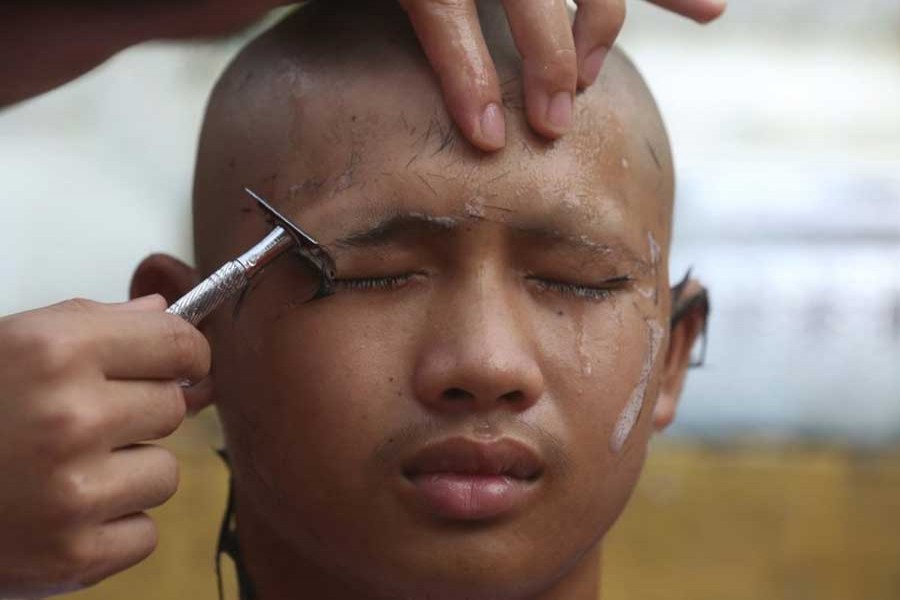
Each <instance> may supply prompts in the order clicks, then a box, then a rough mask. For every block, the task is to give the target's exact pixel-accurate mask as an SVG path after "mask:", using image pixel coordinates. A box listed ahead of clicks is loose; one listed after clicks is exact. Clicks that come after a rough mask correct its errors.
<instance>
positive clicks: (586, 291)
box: [527, 275, 634, 300]
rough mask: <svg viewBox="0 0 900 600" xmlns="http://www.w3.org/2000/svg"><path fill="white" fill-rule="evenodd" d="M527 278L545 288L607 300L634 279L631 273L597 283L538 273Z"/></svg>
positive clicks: (561, 292)
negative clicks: (574, 281)
mask: <svg viewBox="0 0 900 600" xmlns="http://www.w3.org/2000/svg"><path fill="white" fill-rule="evenodd" d="M527 279H528V280H529V281H532V282H534V283H535V284H537V285H539V286H541V288H543V289H544V290H547V291H552V292H556V293H559V294H561V295H565V296H573V297H576V298H579V299H584V300H605V299H607V298H609V296H610V295H611V294H612V293H614V292H616V291H618V290H620V289H622V288H623V287H625V286H626V285H628V284H629V283H631V282H632V281H634V279H633V278H632V277H631V276H629V275H623V276H620V277H613V278H611V279H607V280H605V281H602V282H600V283H599V284H597V285H589V284H583V283H573V282H568V281H561V280H558V279H551V278H547V277H538V276H536V275H529V276H528V277H527Z"/></svg>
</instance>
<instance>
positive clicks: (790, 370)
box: [0, 0, 900, 600]
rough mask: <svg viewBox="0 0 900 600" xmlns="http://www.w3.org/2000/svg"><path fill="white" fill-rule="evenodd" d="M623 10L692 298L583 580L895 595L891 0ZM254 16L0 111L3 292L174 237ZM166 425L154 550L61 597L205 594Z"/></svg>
mask: <svg viewBox="0 0 900 600" xmlns="http://www.w3.org/2000/svg"><path fill="white" fill-rule="evenodd" d="M629 9H630V15H629V21H628V23H627V25H626V28H625V31H624V33H623V35H622V38H621V45H622V46H623V47H624V48H625V49H626V50H627V51H629V52H630V53H631V54H632V55H633V57H634V59H635V61H636V63H637V64H638V66H639V67H640V68H641V70H642V71H643V72H644V74H645V75H646V77H647V79H648V82H649V84H650V87H651V88H652V89H653V91H654V93H655V94H656V97H657V99H658V101H659V103H660V105H661V108H662V112H663V114H664V116H665V117H666V120H667V123H668V126H669V129H670V133H671V137H672V143H673V147H674V150H675V155H676V163H677V171H678V177H679V192H678V210H677V216H676V235H675V239H676V244H675V247H674V251H673V258H672V261H673V262H672V277H673V279H679V278H680V277H681V275H682V274H683V272H684V271H685V270H686V269H687V268H688V267H693V270H694V273H695V275H696V276H698V277H699V278H701V279H702V280H703V281H704V282H705V283H706V284H707V285H708V286H709V287H710V289H711V291H712V299H713V318H712V322H711V324H710V329H709V352H708V355H707V364H706V366H704V367H703V368H702V369H699V370H696V371H694V372H693V373H691V376H690V379H689V382H688V385H687V389H686V391H685V394H684V398H683V401H682V407H681V410H680V413H679V415H678V420H677V424H676V425H675V426H674V427H673V428H672V429H671V430H670V431H669V432H668V433H667V434H666V435H665V436H663V437H661V438H659V439H658V440H656V441H655V442H654V445H653V449H652V452H651V455H650V458H649V460H648V465H647V470H646V472H645V475H644V477H643V479H642V482H641V484H640V486H639V488H638V490H637V492H636V493H635V497H634V500H633V502H632V504H631V505H630V506H629V508H628V510H627V511H626V514H625V515H624V517H623V518H622V519H621V521H620V522H619V524H617V526H616V528H615V529H614V531H613V532H612V534H611V536H610V540H609V544H608V549H607V551H606V556H605V561H606V566H605V587H606V589H605V590H604V600H654V599H656V598H659V599H663V598H665V599H666V600H679V599H685V600H707V599H708V600H714V599H715V600H720V599H722V598H728V599H729V600H742V599H747V600H751V599H752V600H772V599H784V600H806V599H810V600H813V599H815V600H829V599H835V600H837V599H841V600H846V599H849V598H852V599H854V600H857V599H858V600H897V599H898V598H900V517H898V514H900V101H898V98H900V3H898V2H897V1H896V0H858V1H856V2H852V3H846V2H842V3H838V2H821V0H793V1H792V2H783V1H780V0H756V1H755V2H752V3H749V2H740V1H737V0H735V1H734V2H733V4H732V6H731V7H730V8H729V11H728V13H727V14H726V16H725V17H724V18H723V19H722V20H720V21H719V22H717V23H715V24H714V25H712V26H709V27H707V28H702V29H701V28H700V27H698V26H697V25H695V24H693V23H690V22H686V21H683V20H680V19H678V18H676V17H673V16H671V15H668V14H665V13H663V12H662V11H660V10H658V9H656V8H653V7H651V6H649V5H647V4H644V3H641V2H637V1H632V2H630V4H629ZM272 19H277V15H273V17H272ZM261 27H265V24H261V25H259V26H258V27H257V28H255V30H254V31H256V30H258V29H259V28H261ZM254 31H250V32H246V33H244V34H242V35H240V36H236V37H234V38H231V39H227V40H218V41H215V42H197V43H178V44H174V43H165V44H163V43H153V44H145V45H142V46H140V47H137V48H134V49H131V50H129V51H127V52H125V53H123V54H120V55H119V56H117V57H116V58H114V59H113V60H111V61H109V62H108V63H107V64H105V65H103V66H102V67H100V68H98V69H97V70H95V71H94V72H92V73H91V74H89V75H87V76H86V77H83V78H81V79H80V80H78V81H76V82H74V83H71V84H69V85H68V86H66V87H64V88H62V89H60V90H57V91H55V92H52V93H50V94H47V95H45V96H43V97H40V98H37V99H35V100H32V101H29V102H26V103H24V104H20V105H18V106H15V107H12V108H9V109H7V110H5V111H2V112H0V174H2V179H0V187H2V190H3V194H4V196H5V197H6V202H5V211H4V214H3V218H2V223H3V225H4V236H3V237H2V238H0V252H2V254H3V255H4V256H5V257H6V259H5V260H4V261H0V277H2V278H3V279H2V280H3V281H7V282H11V283H8V284H7V285H6V286H4V294H3V295H2V297H0V314H6V313H11V312H16V311H20V310H25V309H27V308H30V307H35V306H39V305H43V304H48V303H51V302H56V301H59V300H63V299H66V298H69V297H72V296H84V297H89V298H93V299H98V300H105V301H116V300H123V299H124V298H125V296H126V292H127V285H128V281H129V278H130V275H131V271H132V269H133V268H134V266H135V265H136V264H137V263H138V261H139V260H140V259H141V258H142V257H143V256H145V255H146V254H148V253H150V252H154V251H165V252H169V253H172V254H175V255H177V256H180V257H182V258H185V259H187V260H190V259H191V256H192V250H191V239H190V204H189V199H190V189H191V176H192V168H193V161H194V152H195V146H196V140H197V134H198V130H199V126H200V123H201V118H202V114H203V109H204V103H205V100H206V97H207V95H208V93H209V91H210V89H211V86H212V84H213V82H214V81H215V79H216V77H217V75H218V74H219V73H220V72H221V70H222V69H223V68H224V66H225V65H226V64H227V62H228V60H229V58H230V57H231V56H232V55H233V54H234V53H235V52H236V51H237V50H238V49H239V48H240V47H241V45H242V44H244V43H245V42H246V40H247V39H248V38H249V37H252V36H253V35H254ZM168 443H169V444H170V445H171V446H172V447H173V448H175V449H176V451H177V452H178V453H179V454H180V455H181V457H182V459H183V465H184V466H183V476H182V481H183V484H182V489H181V491H180V492H179V494H178V495H177V496H176V498H175V499H174V500H173V501H172V502H171V503H170V504H169V505H167V506H166V507H164V508H162V509H161V510H159V511H157V515H158V517H159V519H160V522H161V526H162V532H163V539H162V543H161V546H160V549H159V551H158V552H157V553H156V554H155V555H154V556H153V557H152V558H151V559H150V560H148V561H147V562H146V563H144V564H143V565H141V566H140V567H138V568H137V569H134V570H132V571H130V572H128V573H126V574H124V575H122V576H120V577H117V578H114V579H112V580H110V581H108V582H106V583H104V584H102V585H101V586H99V587H98V588H97V589H95V590H92V591H88V592H82V593H80V594H76V595H74V596H73V597H75V598H82V599H84V600H90V599H94V600H101V599H111V598H121V597H128V598H131V599H143V598H148V599H149V598H170V597H171V598H214V597H215V582H214V578H213V570H212V555H213V545H214V539H215V534H216V527H217V524H218V519H219V518H220V513H221V510H222V509H223V507H224V499H225V487H226V474H225V472H224V469H222V468H221V466H220V465H219V464H218V462H217V459H216V458H215V457H214V455H213V452H212V451H211V448H212V447H214V446H215V445H217V444H218V443H219V442H218V433H217V429H216V424H215V417H214V415H213V414H205V415H202V416H201V417H199V418H197V419H195V420H193V421H192V422H190V423H189V424H188V425H187V426H186V427H185V428H184V429H183V430H182V431H181V432H179V434H177V435H176V436H175V437H174V438H173V439H172V440H170V441H169V442H168Z"/></svg>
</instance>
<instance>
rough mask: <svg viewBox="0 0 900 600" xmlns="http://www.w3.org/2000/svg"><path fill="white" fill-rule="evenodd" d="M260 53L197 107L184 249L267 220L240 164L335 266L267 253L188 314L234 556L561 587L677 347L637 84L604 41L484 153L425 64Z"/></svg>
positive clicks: (402, 592)
mask: <svg viewBox="0 0 900 600" xmlns="http://www.w3.org/2000/svg"><path fill="white" fill-rule="evenodd" d="M291 39H297V38H296V36H295V37H291ZM300 39H304V38H303V36H300ZM356 44H357V47H363V46H365V44H363V43H362V42H360V41H358V40H357V42H356ZM375 45H376V46H377V44H375ZM276 47H278V46H277V45H276ZM381 47H383V48H385V50H384V52H390V51H392V50H391V48H394V47H395V46H391V45H387V46H385V45H383V44H382V46H381ZM259 54H260V55H261V56H262V59H260V60H259V61H258V63H257V66H258V67H259V69H261V70H262V71H263V72H266V73H267V75H265V76H262V77H256V79H254V78H253V76H254V69H253V61H252V60H249V61H248V62H249V65H250V66H249V67H248V68H246V69H245V72H244V73H243V74H241V70H240V69H236V70H235V73H234V74H232V75H231V76H229V77H227V78H226V79H225V81H224V82H223V84H222V85H221V86H220V88H219V90H218V91H217V92H216V94H215V95H214V101H213V103H212V104H211V107H210V109H209V113H208V115H207V125H206V129H205V132H204V137H203V141H202V142H201V148H200V155H199V159H198V171H197V188H196V195H197V205H196V215H195V217H196V233H197V239H198V252H199V255H198V257H199V260H200V262H201V265H202V266H203V268H204V269H205V270H208V269H210V268H213V267H215V266H217V265H218V264H221V263H222V262H224V261H225V260H228V259H230V258H233V257H234V256H235V255H237V254H238V253H239V252H241V251H243V250H245V249H246V248H247V247H249V246H250V245H251V244H253V243H255V242H256V241H258V240H259V239H260V238H261V237H262V236H263V234H264V233H265V232H266V230H267V225H266V223H265V220H264V219H263V217H262V216H261V214H260V213H259V211H258V210H256V208H255V207H253V204H252V201H250V199H249V198H247V197H246V196H244V195H243V193H242V192H241V191H240V190H241V189H242V187H243V186H244V185H247V186H249V187H251V188H252V189H254V190H255V191H257V192H259V193H261V194H263V195H264V196H267V197H268V198H269V199H270V200H272V201H273V202H274V203H275V204H276V205H277V206H278V207H279V208H280V209H281V210H282V212H284V213H285V214H286V215H287V216H288V217H290V218H293V219H295V220H296V221H297V222H298V223H299V224H301V225H302V226H303V227H304V228H305V229H306V230H307V231H309V232H310V233H311V234H312V235H313V236H314V237H316V238H317V239H318V240H319V241H320V242H322V243H324V244H325V245H326V246H327V247H328V249H329V250H330V251H331V253H332V255H333V257H334V258H335V261H336V264H337V269H338V276H339V278H340V279H339V281H338V283H337V291H336V293H335V295H333V296H331V297H328V298H325V299H320V300H315V301H312V302H307V301H308V300H309V298H310V297H311V296H312V293H313V292H314V287H315V278H314V277H311V276H310V274H309V272H308V270H307V269H306V268H305V267H304V265H303V264H302V263H301V262H300V259H299V258H296V257H294V256H285V257H283V258H281V259H279V261H277V262H276V263H275V264H273V265H272V266H271V267H269V269H268V270H267V271H266V272H265V273H263V274H262V275H261V276H259V277H258V278H257V279H256V280H255V281H254V283H253V285H252V287H251V289H250V290H249V291H248V293H247V294H246V296H245V297H244V298H243V299H242V300H241V301H239V302H238V303H236V305H235V306H233V307H226V308H224V309H222V310H219V311H218V312H217V313H216V314H215V315H214V316H213V317H212V318H211V319H210V320H209V322H208V323H207V324H206V325H205V327H204V331H205V332H206V333H207V334H208V336H209V337H210V340H211V343H212V346H213V352H214V355H213V370H214V371H213V375H212V378H211V379H212V383H213V384H214V388H215V401H216V403H217V406H218V409H219V412H220V414H221V417H222V421H223V426H224V429H225V433H226V437H227V445H228V451H229V453H230V456H231V462H232V465H233V470H234V474H235V482H236V493H237V511H238V529H239V535H240V538H241V543H242V547H243V548H244V553H245V557H246V558H247V560H248V562H249V563H250V566H251V572H252V571H254V569H255V570H256V572H262V571H265V570H268V571H269V574H270V576H271V577H274V578H275V579H277V580H287V579H291V578H297V579H299V580H301V581H306V580H311V579H312V577H313V576H315V577H317V578H319V579H321V578H322V577H323V576H326V575H327V576H330V577H332V578H333V579H334V580H335V581H344V582H345V583H346V585H347V586H348V589H351V590H356V591H355V592H352V593H349V594H348V595H347V596H348V597H362V596H363V595H365V594H368V593H371V595H372V596H373V597H404V598H406V597H410V598H423V597H428V598H433V599H442V598H447V599H459V598H469V599H475V598H493V599H496V598H517V597H537V596H540V597H542V598H544V597H549V596H546V595H541V594H542V593H543V592H544V591H546V590H550V589H553V588H554V586H556V588H557V591H559V590H562V591H559V594H561V595H557V596H553V597H554V598H555V597H564V598H572V597H574V596H573V595H572V594H571V593H567V592H566V591H565V586H564V585H563V586H562V587H559V586H560V585H562V584H559V585H558V582H560V581H564V580H566V578H567V577H571V576H572V574H573V573H576V574H577V573H578V572H582V573H584V574H585V575H584V577H586V578H588V579H591V578H594V579H596V567H597V559H598V557H599V545H598V544H597V542H598V541H599V540H600V538H602V536H603V535H604V534H605V533H606V531H607V530H608V529H609V527H610V526H611V524H612V523H613V522H614V521H615V519H616V518H617V517H618V515H619V514H620V512H621V510H622V508H623V507H624V505H625V503H626V500H627V498H628V496H629V494H630V493H631V491H632V489H633V487H634V485H635V483H636V480H637V477H638V474H639V471H640V468H641V464H642V462H643V458H644V454H645V449H646V444H647V440H648V437H649V435H650V433H651V430H652V429H653V426H654V420H655V421H656V424H657V425H659V424H660V423H665V422H667V421H668V420H669V419H670V418H671V414H672V411H673V410H674V402H675V399H676V398H677V395H678V392H679V390H680V385H681V381H682V376H683V373H684V368H685V367H686V357H685V351H684V346H685V345H684V344H681V349H680V352H676V353H675V354H676V356H674V357H673V352H672V351H671V349H670V348H669V341H670V339H669V326H668V319H669V313H670V306H669V303H670V298H669V291H668V280H669V277H668V271H667V260H668V245H669V228H670V218H671V217H670V212H671V195H672V172H671V158H670V156H669V152H668V146H667V140H666V137H665V133H664V132H663V130H662V126H661V124H660V123H659V121H658V116H657V115H656V112H655V107H652V103H650V102H649V100H648V96H647V94H646V91H645V90H644V89H643V88H642V87H641V85H640V84H636V83H635V81H634V76H633V75H632V74H631V71H630V70H629V69H630V67H628V66H627V65H626V64H625V62H624V61H623V60H622V59H621V57H618V56H617V55H614V56H613V57H611V59H610V61H609V62H608V63H607V67H606V70H605V72H606V73H607V76H608V78H609V80H610V81H612V80H617V81H620V83H619V84H617V85H616V86H615V87H610V88H609V89H613V90H616V91H613V92H604V91H602V90H603V88H602V87H601V84H602V82H601V84H598V86H595V87H594V88H592V91H590V92H587V93H585V94H584V95H582V96H581V97H580V98H579V100H578V103H577V104H576V109H577V111H578V113H577V116H576V122H577V130H576V131H574V132H572V133H570V134H569V135H568V136H567V137H566V138H565V139H564V140H562V141H559V142H557V143H555V144H553V145H546V144H544V143H542V142H540V141H538V140H536V139H535V138H533V137H532V136H531V134H530V133H529V131H528V129H527V127H526V126H525V124H524V122H523V119H522V118H521V115H520V114H518V112H517V111H512V112H510V113H509V114H508V117H509V122H510V130H509V132H508V142H507V149H506V150H504V151H503V152H502V153H499V154H496V155H482V154H477V153H475V152H474V151H473V150H471V149H470V148H469V147H468V146H466V145H465V144H464V143H462V142H461V141H460V140H459V139H458V137H457V136H456V135H455V133H454V132H453V130H452V128H451V127H450V125H449V121H448V119H447V118H446V116H445V115H444V113H443V111H442V109H441V106H442V104H441V99H440V96H439V94H438V91H437V89H436V86H434V84H433V82H432V81H431V79H430V75H429V74H428V71H427V68H426V67H425V63H424V61H419V62H418V63H415V64H413V65H412V66H411V65H410V64H407V63H409V60H408V59H403V56H400V58H397V57H393V58H390V57H389V58H390V60H388V59H386V58H385V59H382V58H381V57H379V56H378V55H373V56H372V57H368V56H367V57H364V58H363V59H359V58H358V62H359V63H360V64H362V65H363V66H361V67H360V70H359V72H353V73H346V74H345V75H346V76H345V77H339V78H338V80H337V81H335V78H334V77H333V76H331V75H330V74H331V73H334V72H341V73H343V72H344V71H345V70H346V69H347V67H346V65H345V64H343V63H342V64H341V65H340V69H338V70H337V71H334V70H332V71H329V70H328V69H329V68H331V67H334V65H331V66H329V65H328V64H327V60H326V61H324V62H325V63H326V64H325V65H324V66H323V67H321V68H322V71H321V72H318V71H317V69H318V68H319V67H318V66H317V65H318V63H316V62H315V61H313V62H311V63H310V64H309V65H307V68H306V70H305V71H303V75H302V76H300V75H298V74H297V72H296V71H295V70H294V69H293V67H292V66H291V61H290V60H285V61H279V60H278V57H277V51H276V56H275V57H271V56H266V52H265V51H262V52H260V53H259ZM312 54H313V55H314V56H317V57H328V56H331V55H330V54H329V53H328V52H322V51H316V52H313V53H312ZM291 60H293V59H291ZM404 60H405V61H406V62H404ZM351 64H352V62H351ZM382 64H389V65H390V68H387V67H385V68H383V69H382V68H380V67H379V65H382ZM401 65H404V66H401ZM513 101H514V99H513ZM516 117H518V119H517V118H516ZM150 270H152V269H148V268H142V269H141V270H139V272H138V276H137V279H136V281H137V282H138V283H140V282H141V281H142V280H143V281H145V282H146V281H150V280H151V279H153V277H152V276H150V275H148V271H150ZM169 279H172V278H171V277H170V278H169ZM148 285H149V284H148ZM145 287H146V285H145ZM690 337H691V336H690V335H688V336H687V338H690ZM673 339H678V338H677V336H676V337H673ZM689 342H690V339H688V343H687V346H689V345H690V344H689ZM676 345H677V344H676ZM673 347H674V346H673ZM667 349H668V350H669V351H668V352H667ZM660 407H662V408H663V410H662V411H661V412H660ZM654 410H655V411H656V414H654ZM660 415H662V416H660ZM272 572H277V574H276V575H272ZM271 577H270V578H271ZM326 578H327V577H326ZM276 595H277V594H276ZM332 595H334V596H336V595H337V593H336V592H335V593H334V594H332Z"/></svg>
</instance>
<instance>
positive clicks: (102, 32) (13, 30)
mask: <svg viewBox="0 0 900 600" xmlns="http://www.w3.org/2000/svg"><path fill="white" fill-rule="evenodd" d="M278 4H282V3H281V2H277V1H273V0H267V1H257V2H247V1H245V2H241V1H238V0H229V1H210V0H202V1H194V2H175V1H166V2H162V1H155V2H150V1H148V2H87V3H85V2H81V3H77V4H76V3H63V2H22V1H19V2H12V3H9V4H8V6H7V7H6V8H5V10H3V11H2V17H3V18H2V19H0V78H2V81H3V85H2V86H0V107H2V106H8V105H10V104H13V103H15V102H19V101H21V100H24V99H26V98H30V97H32V96H36V95H38V94H41V93H43V92H46V91H48V90H51V89H53V88H55V87H58V86H60V85H62V84H64V83H66V82H68V81H70V80H72V79H75V78H76V77H78V76H80V75H83V74H84V73H86V72H88V71H90V70H91V69H93V68H94V67H96V66H98V65H99V64H101V63H103V62H104V61H105V60H107V59H108V58H110V57H111V56H113V55H114V54H116V53H117V52H119V51H121V50H124V49H125V48H127V47H129V46H132V45H134V44H139V43H141V42H144V41H147V40H150V39H158V38H168V39H178V38H189V37H210V36H216V35H222V34H225V33H229V32H233V31H235V30H237V29H239V28H241V27H244V26H246V25H247V24H249V23H250V22H252V21H253V20H254V19H255V18H257V17H259V16H260V15H261V14H263V13H264V12H265V11H267V10H268V9H270V8H272V7H274V6H277V5H278Z"/></svg>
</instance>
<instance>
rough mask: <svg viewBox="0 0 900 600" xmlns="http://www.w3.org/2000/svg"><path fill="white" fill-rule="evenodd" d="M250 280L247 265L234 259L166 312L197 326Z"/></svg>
mask: <svg viewBox="0 0 900 600" xmlns="http://www.w3.org/2000/svg"><path fill="white" fill-rule="evenodd" d="M248 281H249V280H248V279H247V269H246V267H245V266H244V265H242V264H241V263H240V262H238V261H237V260H232V261H230V262H227V263H225V264H224V265H222V266H221V267H220V268H219V270H218V271H216V272H215V273H213V274H212V275H210V276H209V277H207V278H206V279H204V280H203V281H201V282H200V284H199V285H197V287H195V288H194V289H192V290H191V291H190V292H188V293H187V294H185V295H184V296H182V297H181V298H180V299H179V300H178V302H176V303H175V304H173V305H172V306H170V307H169V308H168V309H167V310H166V312H167V313H170V314H173V315H177V316H179V317H181V318H182V319H184V320H185V321H187V322H188V323H190V324H191V325H195V326H196V325H197V324H199V323H200V321H202V320H203V319H205V318H206V317H207V315H209V313H211V312H212V311H214V310H215V309H216V308H217V307H218V306H219V305H220V304H222V303H223V302H224V301H225V300H227V299H228V298H230V297H231V296H233V295H234V294H236V293H237V292H239V291H241V290H242V289H244V287H245V286H246V285H247V283H248Z"/></svg>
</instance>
